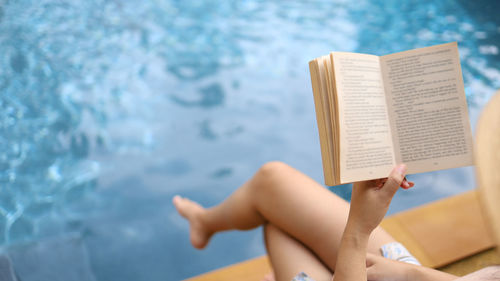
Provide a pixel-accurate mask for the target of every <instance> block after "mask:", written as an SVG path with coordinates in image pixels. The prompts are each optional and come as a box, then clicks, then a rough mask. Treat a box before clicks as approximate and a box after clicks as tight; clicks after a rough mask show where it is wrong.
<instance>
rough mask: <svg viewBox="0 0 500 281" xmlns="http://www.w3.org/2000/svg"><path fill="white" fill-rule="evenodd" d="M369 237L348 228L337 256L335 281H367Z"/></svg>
mask: <svg viewBox="0 0 500 281" xmlns="http://www.w3.org/2000/svg"><path fill="white" fill-rule="evenodd" d="M368 238H369V235H366V234H362V233H360V232H359V231H357V230H355V229H353V228H351V227H349V225H347V226H346V229H345V231H344V234H343V236H342V240H341V242H340V247H339V251H338V254H337V264H336V265H335V275H334V280H335V281H358V280H359V281H366V248H367V245H368Z"/></svg>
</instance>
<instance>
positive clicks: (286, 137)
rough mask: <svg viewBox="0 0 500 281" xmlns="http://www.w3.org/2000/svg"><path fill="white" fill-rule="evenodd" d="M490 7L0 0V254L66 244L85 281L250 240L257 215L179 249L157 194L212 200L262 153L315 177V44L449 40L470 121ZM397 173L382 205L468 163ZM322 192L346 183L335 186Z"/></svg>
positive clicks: (433, 185)
mask: <svg viewBox="0 0 500 281" xmlns="http://www.w3.org/2000/svg"><path fill="white" fill-rule="evenodd" d="M499 10H500V5H499V4H498V2H495V1H491V2H488V1H474V2H471V1H395V0H394V1H377V0H362V1H346V0H336V1H304V2H301V1H215V0H213V1H210V0H207V1H166V0H165V1H162V0H147V1H111V0H85V1H83V0H82V1H75V0H37V1H27V0H24V1H22V0H21V1H8V0H0V108H1V110H0V131H1V133H0V167H1V169H0V244H1V245H2V248H3V250H2V252H3V253H6V254H9V255H10V256H11V259H12V261H13V264H14V268H15V269H16V270H17V271H18V272H19V273H20V275H22V276H20V277H21V278H22V279H23V280H24V281H26V280H28V281H29V280H33V279H30V277H29V274H27V275H23V274H25V272H27V271H26V270H27V269H26V268H27V266H28V265H27V264H28V262H27V258H26V257H25V255H26V254H25V253H29V252H30V251H31V252H33V251H34V250H33V249H36V251H38V252H39V253H40V256H41V257H45V256H47V257H50V256H51V255H54V254H53V249H54V248H57V249H60V251H63V252H64V251H65V249H68V250H67V251H68V252H71V253H72V254H70V255H69V257H70V258H67V259H66V260H64V261H65V262H66V263H67V264H65V263H64V261H63V262H61V268H62V269H61V270H63V271H64V268H66V270H67V271H70V270H73V269H74V267H75V264H83V265H84V266H81V268H79V270H83V271H85V272H86V274H83V275H81V276H86V277H81V278H82V279H81V280H100V281H113V280H148V281H151V280H180V279H183V278H187V277H190V276H193V275H196V274H200V273H202V272H206V271H208V270H212V269H214V268H217V267H221V266H223V265H227V264H230V263H234V262H238V261H242V260H244V259H248V258H251V257H255V256H257V255H261V254H263V253H264V251H265V250H264V246H263V242H262V237H261V233H260V230H254V231H250V232H245V233H241V232H232V233H223V234H221V235H219V236H217V237H215V238H214V239H213V240H212V243H211V244H210V246H209V247H208V248H207V249H206V250H204V251H201V252H200V251H196V250H193V249H192V248H191V247H190V245H189V240H188V225H187V223H186V222H185V221H184V220H182V219H181V218H180V217H179V216H178V215H177V214H176V213H175V211H174V208H173V206H172V205H171V203H170V200H171V197H172V196H173V195H174V194H181V195H184V196H187V197H191V198H193V199H194V200H197V201H199V202H201V204H203V205H205V206H210V205H213V204H215V203H217V202H219V201H221V200H222V199H223V198H225V197H226V196H227V195H229V194H230V193H231V192H232V191H234V190H235V189H236V188H237V186H239V185H241V184H242V183H243V182H244V181H245V180H246V179H248V178H249V177H250V176H251V175H252V174H253V173H254V172H255V171H256V170H257V169H258V167H259V166H260V165H262V164H263V163H265V162H266V161H270V160H281V161H284V162H287V163H289V164H290V165H292V166H294V167H296V168H298V169H300V170H302V171H303V172H305V173H306V174H308V175H310V176H311V177H313V178H314V179H316V180H318V181H320V182H321V181H322V180H323V178H322V166H321V159H320V151H319V143H318V133H317V128H316V121H315V113H314V105H313V100H312V92H311V86H310V80H309V72H308V65H307V62H308V61H309V60H310V59H312V58H315V57H317V56H320V55H324V54H327V53H329V52H330V51H354V52H364V53H371V54H379V55H383V54H387V53H392V52H397V51H402V50H407V49H412V48H417V47H424V46H429V45H433V44H438V43H444V42H449V41H458V42H459V50H460V54H461V61H462V68H463V74H464V81H465V88H466V94H467V98H468V103H469V110H470V117H471V123H472V126H473V127H474V124H475V122H476V120H477V118H478V114H479V111H480V109H481V107H482V106H483V105H484V104H485V102H486V101H487V100H488V99H489V98H490V97H491V96H492V95H493V93H494V91H495V89H498V88H500V55H499V46H500V44H499V43H500V24H499V19H498V18H497V12H498V11H499ZM411 179H412V180H414V181H415V182H416V185H417V186H416V188H414V189H412V190H410V191H408V192H404V193H398V195H397V197H396V199H395V200H394V204H393V206H391V209H390V212H397V211H400V210H403V209H407V208H410V207H413V206H417V205H420V204H422V203H425V202H429V201H432V200H436V199H438V198H443V197H446V196H449V195H452V194H455V193H458V192H461V191H464V190H468V189H471V188H474V185H475V184H474V175H473V169H472V168H471V167H469V168H461V169H454V170H447V171H439V172H434V173H427V174H421V175H413V176H411ZM333 190H334V192H337V193H339V194H341V195H342V196H344V198H348V196H349V186H344V187H336V188H334V189H333ZM54 241H56V242H54ZM66 241H70V242H71V241H73V242H71V243H69V242H68V243H66ZM74 241H77V242H74ZM54 245H57V246H54ZM67 245H70V246H67ZM75 247H76V248H77V250H76V251H75V250H74V249H75ZM26 249H27V250H26ZM70 250H71V251H70ZM38 252H37V253H38ZM47 259H50V258H47ZM44 260H45V258H42V259H40V261H39V263H38V268H39V270H42V268H44V267H46V265H45V264H44ZM81 261H83V262H81ZM30 270H32V269H30ZM61 274H63V273H61ZM23 276H24V278H23ZM38 276H42V275H38ZM31 278H33V277H31ZM92 278H94V279H92ZM37 280H39V279H37ZM47 280H49V279H47ZM75 280H76V279H75Z"/></svg>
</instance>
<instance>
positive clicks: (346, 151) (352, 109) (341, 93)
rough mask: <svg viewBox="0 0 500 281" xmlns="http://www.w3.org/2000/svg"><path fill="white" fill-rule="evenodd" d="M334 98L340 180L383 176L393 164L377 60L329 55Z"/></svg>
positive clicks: (354, 55)
mask: <svg viewBox="0 0 500 281" xmlns="http://www.w3.org/2000/svg"><path fill="white" fill-rule="evenodd" d="M331 55H332V59H333V66H334V73H335V83H336V90H337V97H338V110H339V131H340V136H339V139H340V180H341V182H342V183H347V182H353V181H361V180H367V179H374V178H381V177H386V176H387V175H388V174H389V172H390V171H391V169H392V167H393V166H394V164H395V155H394V150H393V145H392V136H391V131H390V125H389V119H388V114H387V106H386V99H385V95H384V90H383V83H382V76H381V73H380V63H379V58H378V57H377V56H373V55H365V54H353V53H337V52H335V53H332V54H331Z"/></svg>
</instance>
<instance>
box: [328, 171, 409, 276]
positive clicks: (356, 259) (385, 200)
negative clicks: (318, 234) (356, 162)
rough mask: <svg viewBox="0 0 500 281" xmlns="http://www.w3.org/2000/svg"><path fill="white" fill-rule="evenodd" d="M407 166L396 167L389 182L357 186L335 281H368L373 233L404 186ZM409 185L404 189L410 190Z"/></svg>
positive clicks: (377, 181) (339, 254)
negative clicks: (369, 247) (369, 248)
mask: <svg viewBox="0 0 500 281" xmlns="http://www.w3.org/2000/svg"><path fill="white" fill-rule="evenodd" d="M405 172H406V166H405V165H404V164H401V165H399V166H397V167H395V168H394V169H393V170H392V172H391V174H390V175H389V177H388V178H387V180H372V181H364V182H358V183H355V184H354V186H353V191H352V196H351V207H350V209H349V217H348V220H347V225H346V228H345V230H344V234H343V236H342V240H341V243H340V248H339V252H338V256H337V264H336V266H335V277H334V279H335V281H357V280H360V281H361V280H363V281H366V278H367V273H366V247H367V244H368V238H369V237H370V234H371V232H372V231H373V230H374V229H375V228H376V227H377V226H378V225H379V224H380V222H381V221H382V219H383V218H384V216H385V214H386V212H387V209H388V208H389V204H390V203H391V200H392V197H393V196H394V194H395V193H396V191H397V190H398V188H399V187H400V186H401V185H402V184H403V180H404V175H405ZM411 186H412V184H409V183H406V184H404V185H403V187H404V188H409V187H411Z"/></svg>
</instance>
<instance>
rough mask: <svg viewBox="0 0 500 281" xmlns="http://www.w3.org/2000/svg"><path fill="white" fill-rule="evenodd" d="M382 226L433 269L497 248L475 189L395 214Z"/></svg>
mask: <svg viewBox="0 0 500 281" xmlns="http://www.w3.org/2000/svg"><path fill="white" fill-rule="evenodd" d="M382 227H384V228H385V229H386V230H387V231H388V232H389V233H391V235H393V236H394V238H396V240H398V241H400V242H401V243H403V244H404V245H405V246H407V248H408V249H409V250H410V252H412V253H413V254H414V255H415V257H416V258H417V259H419V260H420V261H421V262H422V264H423V265H425V266H429V267H434V268H436V267H440V266H444V265H446V264H449V263H451V262H454V261H457V260H460V259H462V258H465V257H467V256H470V255H473V254H476V253H478V252H481V251H484V250H486V249H489V248H492V247H493V246H494V242H493V239H492V237H491V235H490V233H489V232H488V230H487V228H486V221H485V219H484V217H483V214H482V212H481V209H480V205H479V199H478V194H477V191H475V190H473V191H469V192H466V193H463V194H459V195H456V196H453V197H450V198H446V199H443V200H439V201H436V202H433V203H430V204H427V205H423V206H420V207H418V208H415V209H411V210H408V211H405V212H402V213H399V214H396V215H394V216H393V217H391V218H389V219H386V221H384V223H383V224H382Z"/></svg>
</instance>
